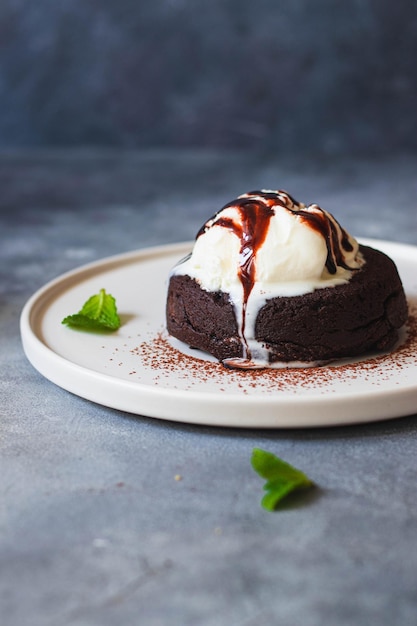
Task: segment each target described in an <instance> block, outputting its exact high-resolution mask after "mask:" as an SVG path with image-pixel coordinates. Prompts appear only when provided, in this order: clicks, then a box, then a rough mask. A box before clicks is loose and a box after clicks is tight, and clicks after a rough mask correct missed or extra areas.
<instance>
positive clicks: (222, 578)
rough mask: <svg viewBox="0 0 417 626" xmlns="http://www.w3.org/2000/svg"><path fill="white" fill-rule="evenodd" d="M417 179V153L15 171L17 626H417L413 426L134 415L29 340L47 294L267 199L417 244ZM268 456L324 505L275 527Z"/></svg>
mask: <svg viewBox="0 0 417 626" xmlns="http://www.w3.org/2000/svg"><path fill="white" fill-rule="evenodd" d="M416 168H417V159H416V158H415V157H412V156H407V155H403V156H398V157H394V156H392V157H390V158H389V159H385V160H381V161H377V160H375V161H372V162H366V161H362V162H350V161H347V160H345V161H335V160H333V161H331V162H324V161H320V162H319V163H317V162H316V163H315V162H309V163H305V162H298V163H297V162H296V161H293V162H291V163H288V162H285V161H271V160H267V159H266V158H261V157H256V156H254V155H246V154H243V153H227V152H223V153H209V152H147V153H134V152H124V153H117V152H107V153H103V152H72V153H68V152H67V153H60V152H55V153H53V152H44V153H41V152H37V153H9V154H3V155H0V179H1V193H0V210H1V228H0V237H1V240H0V269H1V283H0V286H1V291H0V298H1V300H0V303H1V309H0V325H1V331H0V332H1V344H2V347H1V352H0V359H1V365H0V371H1V383H0V385H1V403H0V415H1V418H0V494H1V495H0V623H1V625H2V626H67V625H68V626H70V625H71V626H72V625H74V626H113V625H120V626H121V625H123V626H124V625H141V626H142V625H144V626H166V625H174V626H197V625H202V626H254V625H255V624H256V625H257V626H263V625H267V624H268V626H269V625H271V624H274V625H275V624H279V625H280V626H323V625H327V624H328V625H332V626H333V625H334V624H338V625H341V626H347V625H352V624H355V625H356V626H362V625H363V626H365V625H366V626H368V625H369V624H378V626H393V625H403V626H406V625H407V626H408V625H413V624H417V553H416V550H415V546H416V543H417V496H416V478H417V456H416V450H417V421H416V415H414V416H408V417H404V418H401V419H396V420H391V421H387V422H381V423H375V424H370V425H366V424H365V425H358V426H351V427H346V428H345V427H344V428H337V429H317V430H282V431H257V430H231V429H221V428H217V429H216V428H206V427H198V426H186V425H181V424H173V423H169V422H163V421H159V420H156V419H150V418H146V417H142V416H133V415H128V414H124V413H121V412H118V411H115V410H112V409H108V408H106V407H103V406H99V405H97V404H92V403H90V402H88V401H85V400H83V399H81V398H78V397H76V396H73V395H71V394H69V393H67V392H65V391H63V390H62V389H60V388H59V387H56V386H54V385H53V384H52V383H50V382H48V381H47V380H45V379H43V378H42V376H41V375H40V374H38V372H37V371H36V370H34V369H33V368H32V366H31V365H30V364H29V363H28V362H27V360H26V359H25V356H24V354H23V351H22V347H21V344H20V337H19V330H18V319H19V314H20V311H21V308H22V306H23V304H24V303H25V301H26V300H27V298H28V297H29V296H30V295H31V294H32V293H33V292H34V291H35V290H36V289H38V288H39V287H41V286H42V285H43V284H44V283H45V282H46V281H48V280H49V279H51V278H53V277H55V276H57V275H59V274H60V273H62V272H63V271H65V270H69V269H72V268H74V267H76V266H78V265H81V264H83V263H85V262H88V261H92V260H94V259H100V258H102V257H104V256H107V255H110V254H115V253H119V252H124V251H128V250H133V249H136V248H140V247H143V246H145V245H153V244H164V243H169V242H173V241H180V240H185V239H189V238H191V237H193V236H194V234H195V232H196V230H197V229H198V227H199V226H200V223H201V222H202V221H203V220H204V219H205V218H206V217H207V216H208V215H210V214H211V213H213V212H214V211H215V210H217V208H219V206H220V205H222V204H223V203H224V202H226V201H228V200H229V199H232V198H233V197H234V196H235V195H236V194H237V193H241V192H244V191H246V190H249V189H251V188H254V187H255V188H256V187H260V186H263V187H269V188H271V187H283V188H286V189H288V191H289V192H290V193H292V194H293V195H294V196H295V197H297V198H299V199H300V200H304V201H308V202H310V201H311V202H312V201H316V202H318V203H319V204H321V205H322V206H323V207H324V208H328V209H329V210H331V211H333V212H334V213H335V214H336V216H337V217H338V218H339V219H340V221H342V222H343V224H344V225H345V226H346V227H347V228H348V229H349V230H350V231H351V232H352V233H353V234H355V235H361V236H367V237H376V238H382V239H391V240H397V241H403V242H408V243H411V244H416V245H417V206H416V205H417V184H416V180H417V177H416ZM416 410H417V407H416ZM255 446H259V447H264V448H266V449H268V450H270V451H271V452H274V453H275V454H277V455H279V456H280V457H282V458H283V459H285V460H287V461H288V462H290V463H293V464H294V465H296V466H298V467H300V468H301V469H303V470H304V471H305V472H307V473H308V474H309V475H310V477H311V478H312V479H313V480H314V481H315V482H316V483H317V485H318V488H317V490H316V491H314V492H311V493H310V494H305V496H303V497H300V498H297V499H296V500H294V501H292V502H290V503H289V504H288V505H287V506H286V507H284V508H283V509H282V510H281V511H279V512H276V513H267V512H266V511H264V510H263V509H262V508H261V507H260V498H261V496H262V489H261V486H262V482H261V481H260V479H259V478H258V477H257V476H256V475H255V474H254V473H253V471H252V470H251V467H250V456H251V452H252V449H253V447H255ZM177 474H180V475H181V476H182V480H181V481H177V480H175V476H176V475H177Z"/></svg>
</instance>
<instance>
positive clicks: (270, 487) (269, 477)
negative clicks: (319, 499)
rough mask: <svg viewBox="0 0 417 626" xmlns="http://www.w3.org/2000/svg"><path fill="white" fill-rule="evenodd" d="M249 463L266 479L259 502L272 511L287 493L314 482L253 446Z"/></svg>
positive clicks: (311, 484)
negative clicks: (263, 492)
mask: <svg viewBox="0 0 417 626" xmlns="http://www.w3.org/2000/svg"><path fill="white" fill-rule="evenodd" d="M251 464H252V467H253V469H254V470H255V472H257V474H259V476H261V477H262V478H265V480H266V481H267V482H266V483H265V485H264V490H265V491H266V494H265V495H264V497H263V498H262V501H261V504H262V506H263V507H264V509H266V510H267V511H274V510H275V509H276V507H277V505H278V504H279V503H280V502H281V500H282V499H283V498H285V497H286V496H287V495H288V494H289V493H291V492H293V491H296V490H298V489H306V488H308V487H312V486H313V485H314V483H313V482H312V481H311V480H310V479H309V478H308V476H306V475H305V474H304V473H303V472H301V471H300V470H299V469H296V468H295V467H293V466H292V465H290V464H289V463H286V462H285V461H283V460H282V459H280V458H278V457H277V456H275V454H272V452H267V451H266V450H261V449H260V448H254V449H253V452H252V458H251Z"/></svg>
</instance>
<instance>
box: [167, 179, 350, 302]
mask: <svg viewBox="0 0 417 626" xmlns="http://www.w3.org/2000/svg"><path fill="white" fill-rule="evenodd" d="M358 250H359V245H358V243H357V241H356V240H355V239H354V238H353V237H351V236H350V235H349V234H348V233H346V231H344V230H343V229H342V228H341V226H340V225H339V224H338V222H337V221H336V220H335V218H334V217H333V216H332V215H330V214H329V213H327V212H326V211H323V209H321V208H320V207H318V206H317V205H316V204H312V205H310V206H305V205H304V204H300V203H298V202H296V201H295V200H294V199H293V198H292V197H291V196H290V195H289V194H287V193H286V192H284V191H265V190H263V191H254V192H251V193H247V194H244V195H243V196H240V197H239V198H238V199H237V200H235V201H233V202H231V203H229V204H227V205H226V206H225V207H224V208H223V209H221V210H220V211H219V212H218V213H216V215H215V216H214V217H212V218H211V219H210V220H208V221H207V222H206V223H205V224H204V226H203V227H202V228H201V230H200V231H199V233H198V235H197V238H196V241H195V244H194V248H193V251H192V254H191V256H190V257H189V258H188V259H187V260H186V262H185V264H183V266H179V268H178V269H179V272H180V273H187V274H189V275H190V276H192V277H193V278H195V279H196V280H197V281H198V282H199V283H200V285H201V286H202V287H203V288H204V289H206V290H208V291H224V292H226V293H228V292H229V291H230V290H232V291H234V290H235V289H236V288H238V287H239V285H240V286H241V287H242V286H243V287H244V289H245V291H246V293H247V295H249V293H250V291H251V290H252V289H253V287H254V286H255V284H258V286H260V288H261V289H263V290H265V291H271V290H272V291H273V292H274V296H276V295H280V294H279V293H278V292H279V291H282V294H281V295H290V293H289V292H292V291H296V292H299V293H303V292H305V291H311V290H312V289H316V288H319V287H321V286H323V287H324V286H330V285H331V284H339V283H340V281H345V280H348V279H349V278H350V275H351V271H352V270H355V269H358V268H359V267H360V266H361V264H362V259H361V257H360V255H359V254H358Z"/></svg>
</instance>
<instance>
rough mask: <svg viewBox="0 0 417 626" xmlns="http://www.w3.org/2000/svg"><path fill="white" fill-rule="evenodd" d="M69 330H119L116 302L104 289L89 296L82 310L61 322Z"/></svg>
mask: <svg viewBox="0 0 417 626" xmlns="http://www.w3.org/2000/svg"><path fill="white" fill-rule="evenodd" d="M62 324H66V325H67V326H70V327H71V328H76V329H79V330H93V331H102V330H117V329H118V328H120V318H119V316H118V314H117V307H116V300H115V299H114V298H113V296H111V295H110V294H109V293H106V290H105V289H100V291H99V293H98V294H95V295H94V296H91V298H89V299H88V300H87V302H85V303H84V305H83V307H82V309H81V310H80V311H79V312H78V313H74V315H67V317H65V318H64V319H63V320H62Z"/></svg>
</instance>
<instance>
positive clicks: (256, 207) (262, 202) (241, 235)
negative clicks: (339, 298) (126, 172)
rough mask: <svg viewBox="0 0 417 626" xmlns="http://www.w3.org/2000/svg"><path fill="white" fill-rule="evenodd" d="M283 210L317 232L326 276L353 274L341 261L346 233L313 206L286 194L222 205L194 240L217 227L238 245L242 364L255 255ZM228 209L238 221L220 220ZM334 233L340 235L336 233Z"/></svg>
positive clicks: (255, 194) (258, 194)
mask: <svg viewBox="0 0 417 626" xmlns="http://www.w3.org/2000/svg"><path fill="white" fill-rule="evenodd" d="M276 206H280V207H283V208H285V209H286V210H287V211H289V212H290V213H292V214H293V215H296V216H298V217H299V218H301V220H302V221H304V222H305V223H306V224H307V225H308V226H309V227H310V228H312V229H313V230H315V231H316V232H318V233H319V234H320V235H321V236H322V237H323V239H324V240H325V242H326V247H327V258H326V268H327V270H328V272H329V273H330V274H336V272H337V268H338V266H339V267H342V268H344V269H347V270H353V269H355V268H351V267H349V266H348V265H347V263H346V261H345V255H344V252H352V250H353V246H352V244H351V243H350V241H349V236H348V234H347V232H346V231H345V230H344V229H343V228H342V227H341V226H340V224H339V223H338V222H337V221H336V220H335V218H334V217H333V216H331V215H330V214H329V213H327V212H326V211H324V210H323V209H321V208H320V207H319V206H318V205H317V204H312V205H310V206H309V207H306V206H305V205H303V204H300V203H299V202H297V200H295V199H294V198H292V197H291V196H290V195H289V194H288V193H287V192H286V191H282V190H279V191H260V190H257V191H250V192H249V193H246V194H244V195H243V196H239V198H237V199H236V200H233V201H232V202H229V203H228V204H226V205H225V206H224V207H223V208H222V209H221V210H220V211H218V212H217V213H216V214H215V215H214V216H213V217H212V218H211V219H209V220H208V221H207V222H206V223H205V224H204V225H203V226H202V228H201V229H200V230H199V232H198V233H197V237H196V238H198V237H199V236H200V235H202V234H203V233H204V232H205V231H206V230H207V229H208V228H211V227H212V226H214V225H216V226H221V227H223V228H227V229H228V230H230V231H231V232H233V233H234V234H235V235H236V236H237V237H238V239H239V241H240V252H239V268H238V273H239V279H240V282H241V284H242V287H243V311H242V324H241V329H240V330H241V337H242V341H243V343H244V349H245V353H246V354H245V360H250V351H249V348H248V345H247V342H246V339H245V317H246V308H247V302H248V298H249V295H250V293H251V291H252V289H253V286H254V284H255V281H256V254H257V252H258V250H259V248H260V247H261V246H262V244H263V243H264V241H265V238H266V235H267V233H268V228H269V222H270V219H271V217H272V216H273V215H274V214H275V211H274V207H276ZM228 208H233V209H236V210H237V211H238V212H239V218H240V219H237V220H236V219H233V217H224V216H222V215H221V213H222V212H223V211H224V210H225V209H228ZM338 229H339V231H340V234H339V233H338Z"/></svg>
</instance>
